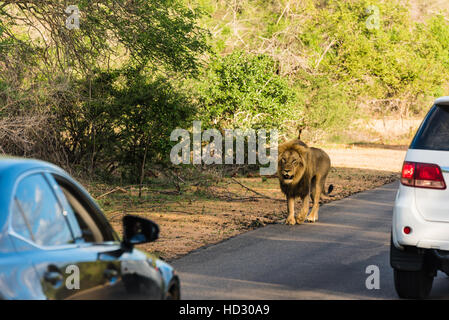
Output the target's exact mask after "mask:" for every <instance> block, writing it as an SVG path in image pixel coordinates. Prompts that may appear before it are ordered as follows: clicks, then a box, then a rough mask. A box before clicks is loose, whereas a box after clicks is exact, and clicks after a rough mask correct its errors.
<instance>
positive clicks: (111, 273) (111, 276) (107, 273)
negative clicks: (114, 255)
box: [104, 269, 118, 281]
mask: <svg viewBox="0 0 449 320" xmlns="http://www.w3.org/2000/svg"><path fill="white" fill-rule="evenodd" d="M117 276H118V272H117V270H114V269H106V270H104V277H105V278H106V279H108V281H113V280H115V279H117Z"/></svg>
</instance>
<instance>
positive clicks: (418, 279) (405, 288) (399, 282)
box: [394, 269, 433, 299]
mask: <svg viewBox="0 0 449 320" xmlns="http://www.w3.org/2000/svg"><path fill="white" fill-rule="evenodd" d="M432 284H433V275H432V274H431V273H429V272H428V271H426V270H420V271H404V270H398V269H394V286H395V289H396V292H397V294H398V296H399V297H400V298H404V299H425V298H427V297H428V296H429V293H430V290H432Z"/></svg>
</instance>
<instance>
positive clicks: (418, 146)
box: [390, 97, 449, 298]
mask: <svg viewBox="0 0 449 320" xmlns="http://www.w3.org/2000/svg"><path fill="white" fill-rule="evenodd" d="M446 182H449V97H442V98H439V99H437V100H436V101H435V104H434V106H433V107H432V108H431V109H430V111H429V113H428V114H427V116H426V117H425V119H424V121H423V123H422V124H421V126H420V128H419V129H418V132H417V133H416V135H415V138H414V139H413V141H412V143H411V145H410V147H409V150H408V151H407V155H406V156H405V161H404V165H403V167H402V175H401V184H400V186H399V190H398V192H397V195H396V201H395V205H394V209H393V227H392V237H391V240H392V241H391V249H390V264H391V266H392V267H393V269H394V282H395V288H396V292H397V293H398V295H399V296H400V297H401V298H425V297H427V296H428V295H429V293H430V290H431V289H432V283H433V278H434V277H435V275H436V273H437V271H438V270H441V271H443V272H445V273H446V274H448V275H449V188H448V187H447V183H446Z"/></svg>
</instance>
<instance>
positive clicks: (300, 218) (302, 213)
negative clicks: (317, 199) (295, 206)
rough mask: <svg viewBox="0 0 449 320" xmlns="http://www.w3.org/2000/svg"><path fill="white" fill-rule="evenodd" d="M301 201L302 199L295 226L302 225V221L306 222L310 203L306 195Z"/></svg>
mask: <svg viewBox="0 0 449 320" xmlns="http://www.w3.org/2000/svg"><path fill="white" fill-rule="evenodd" d="M301 199H302V208H301V211H300V212H299V215H297V216H296V223H297V224H301V223H303V222H304V220H306V217H307V214H308V213H309V201H310V197H309V194H307V195H306V196H305V197H304V198H301Z"/></svg>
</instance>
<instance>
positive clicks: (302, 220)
mask: <svg viewBox="0 0 449 320" xmlns="http://www.w3.org/2000/svg"><path fill="white" fill-rule="evenodd" d="M303 222H304V219H301V218H299V217H297V218H296V223H297V224H301V223H303Z"/></svg>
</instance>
